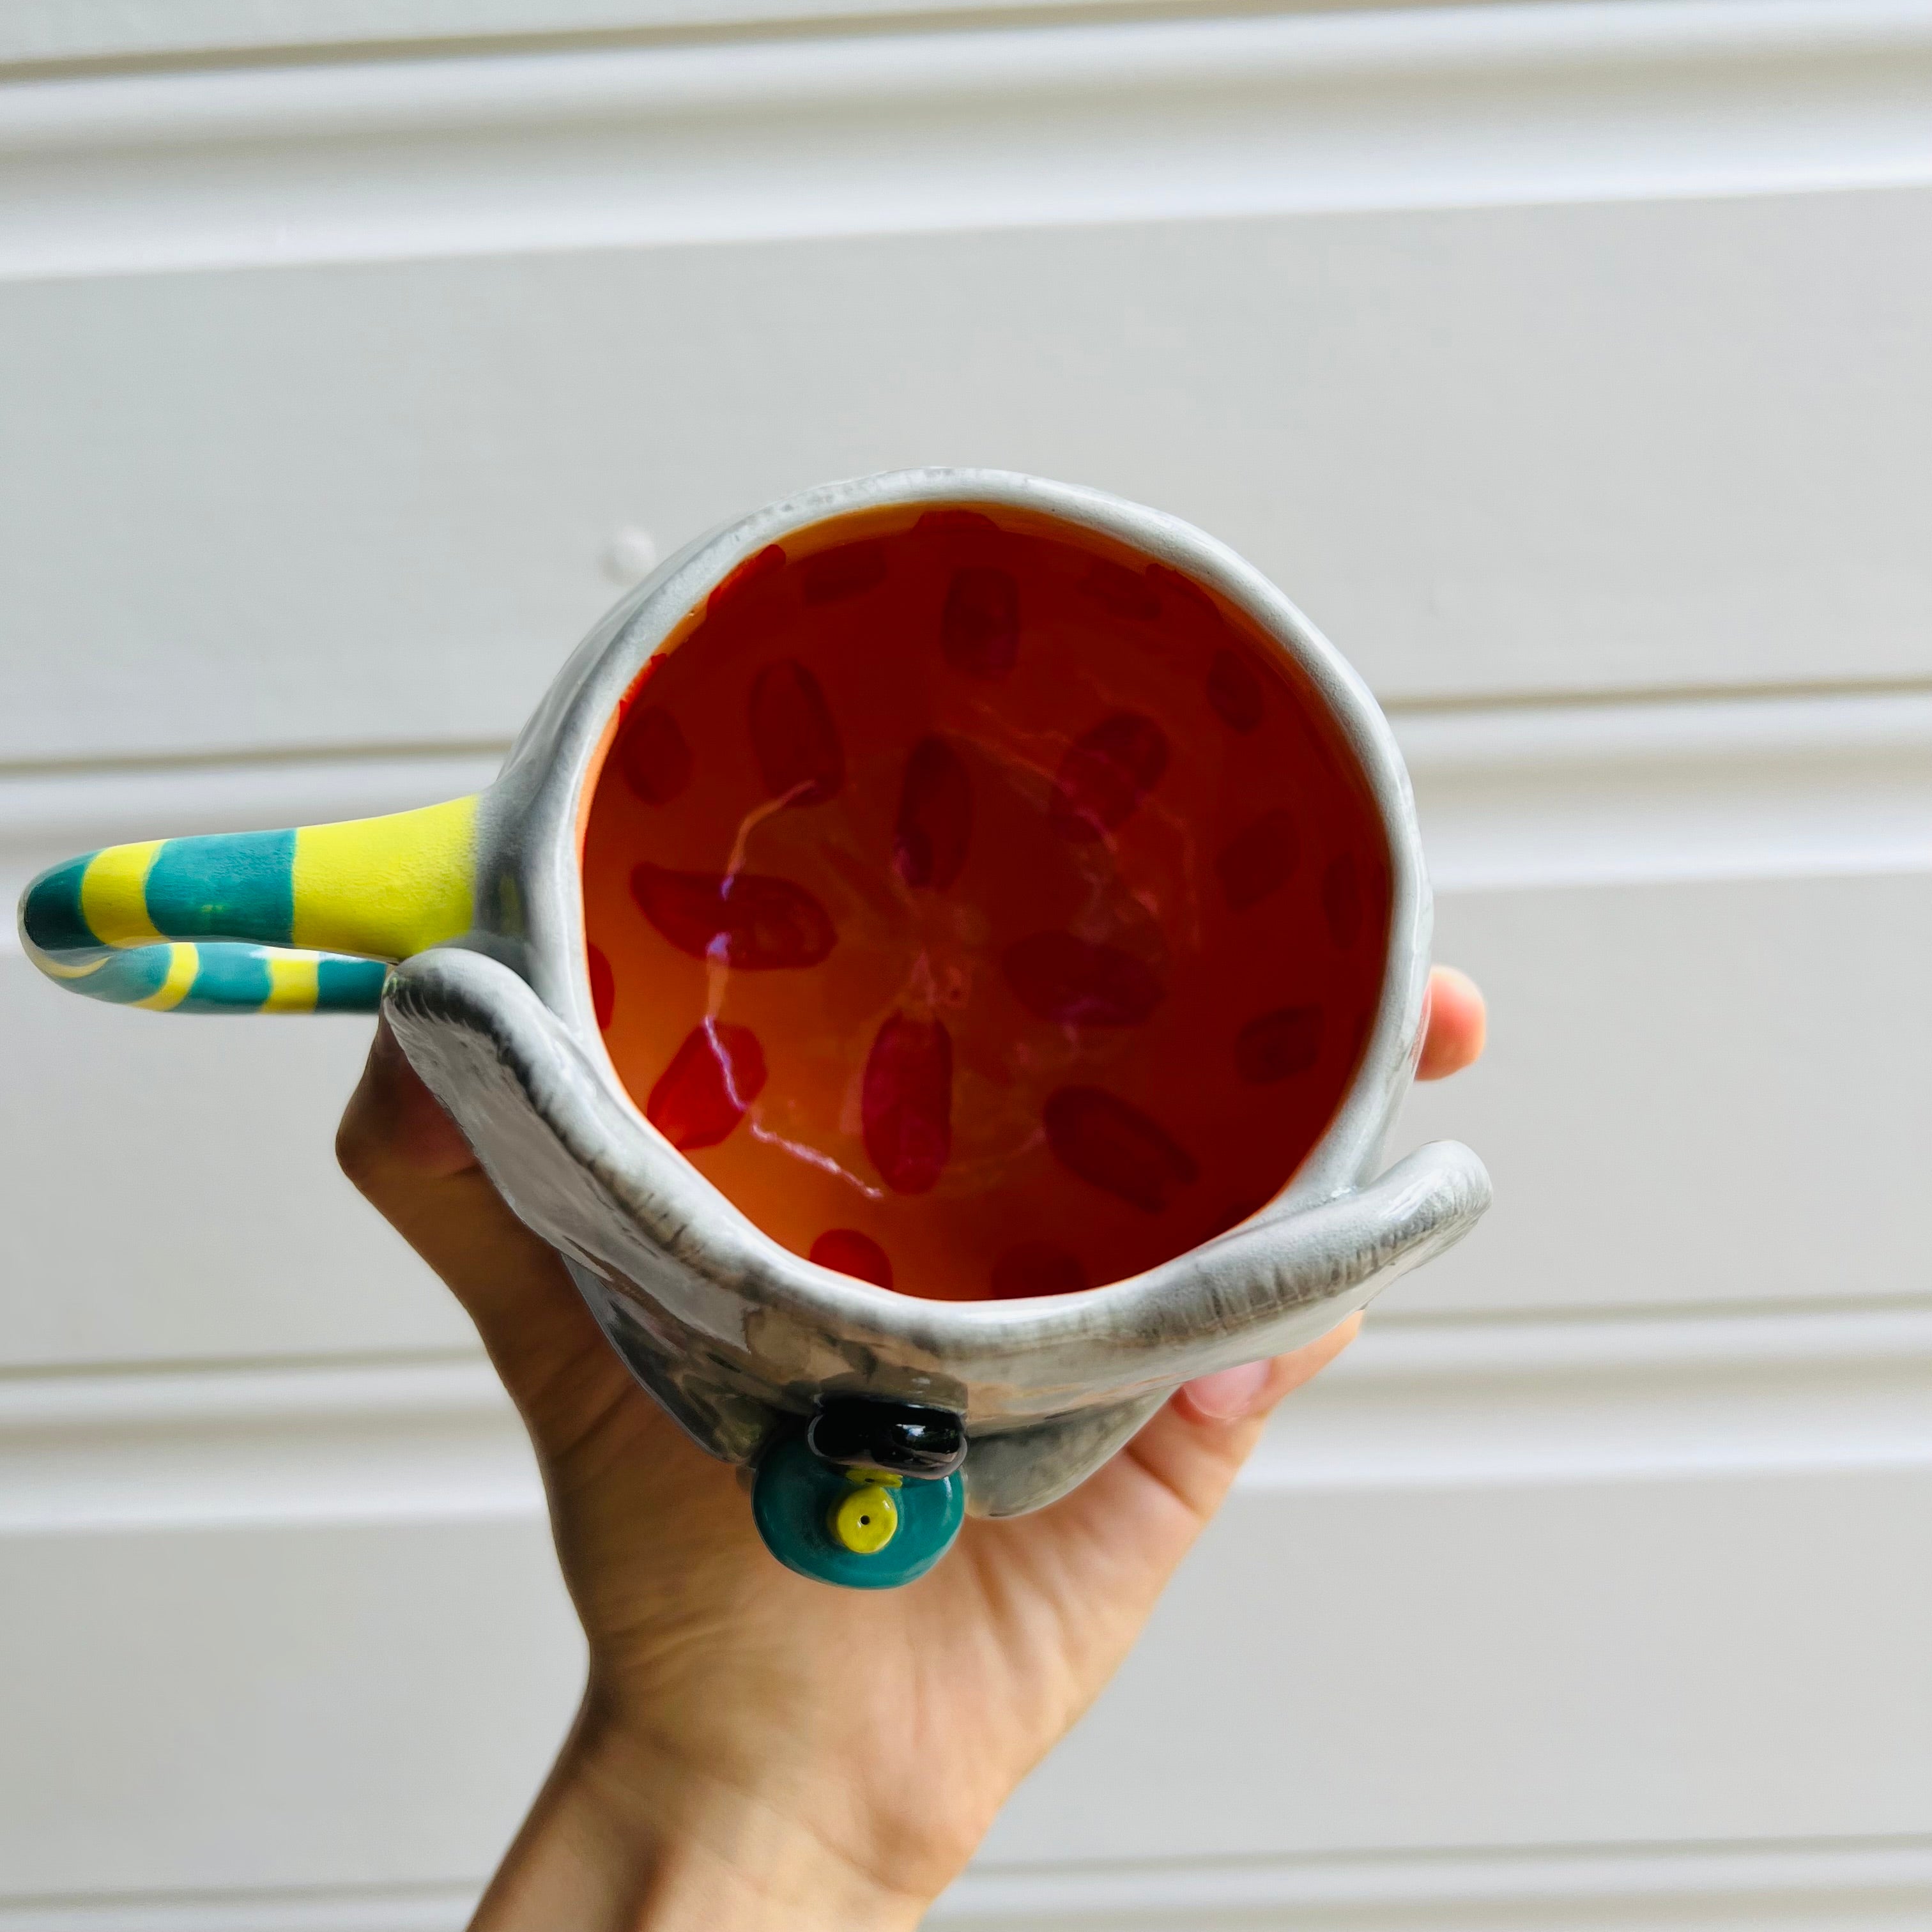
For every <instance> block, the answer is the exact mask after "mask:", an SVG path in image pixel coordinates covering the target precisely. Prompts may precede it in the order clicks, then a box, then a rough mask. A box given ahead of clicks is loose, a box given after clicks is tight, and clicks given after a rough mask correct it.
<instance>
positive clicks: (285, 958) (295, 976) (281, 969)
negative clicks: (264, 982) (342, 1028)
mask: <svg viewBox="0 0 1932 1932" xmlns="http://www.w3.org/2000/svg"><path fill="white" fill-rule="evenodd" d="M268 966H269V997H268V998H266V1000H264V1001H263V1002H262V1010H263V1013H314V1011H315V1003H316V998H317V995H319V994H320V992H321V990H322V955H321V954H320V953H271V954H270V955H269V960H268Z"/></svg>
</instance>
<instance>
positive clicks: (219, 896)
mask: <svg viewBox="0 0 1932 1932" xmlns="http://www.w3.org/2000/svg"><path fill="white" fill-rule="evenodd" d="M477 803H478V801H477V799H475V798H474V797H471V798H460V799H454V800H452V802H450V803H449V804H446V805H426V806H425V807H424V808H422V809H421V810H420V811H401V812H396V813H393V814H391V815H390V816H389V817H383V818H359V819H353V820H349V821H348V822H347V823H343V824H339V825H310V826H302V827H301V828H299V829H296V830H293V831H288V832H226V833H219V834H217V835H214V836H212V837H207V838H162V839H151V840H148V841H145V842H144V843H142V844H134V845H110V846H107V847H105V848H104V850H101V851H98V852H90V853H87V854H86V856H83V857H82V858H79V859H69V860H68V861H67V862H66V863H65V865H55V866H54V867H52V868H51V869H50V870H49V871H45V872H43V873H42V874H40V877H38V878H37V879H35V880H34V882H33V883H32V884H31V885H30V886H28V888H27V890H26V894H25V895H24V896H23V898H22V899H21V901H20V935H21V938H22V939H23V941H24V943H25V944H26V950H27V953H28V957H29V958H30V959H32V961H33V962H34V965H37V967H39V968H40V971H42V972H43V973H45V974H46V975H47V976H48V977H49V978H50V979H52V980H57V981H58V982H59V983H60V984H61V985H62V986H65V987H66V988H67V989H68V990H69V991H70V992H76V993H85V994H86V995H88V996H89V998H92V999H97V1000H107V1001H112V1002H113V1004H115V1005H117V1006H124V1007H151V1008H152V1009H154V1010H156V1011H158V1012H162V1013H374V1011H375V1010H376V1007H377V1003H378V1002H379V1001H380V999H381V998H382V992H383V980H384V978H385V977H386V974H387V973H388V971H389V965H388V963H387V962H393V961H395V960H399V959H408V958H409V957H410V955H411V954H412V953H420V952H422V950H423V949H424V948H425V947H430V946H434V945H436V944H438V943H440V941H444V940H449V939H454V938H457V937H458V936H459V935H461V934H463V933H465V932H468V931H469V929H470V928H471V927H472V926H473V925H474V924H475V870H476V868H475V853H476V811H477Z"/></svg>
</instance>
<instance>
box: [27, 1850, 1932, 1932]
mask: <svg viewBox="0 0 1932 1932" xmlns="http://www.w3.org/2000/svg"><path fill="white" fill-rule="evenodd" d="M474 1903H475V1891H474V1889H473V1888H466V1887H458V1886H454V1885H452V1886H437V1887H428V1886H423V1887H416V1886H411V1887H406V1888H396V1889H395V1890H392V1891H384V1890H374V1889H372V1890H368V1891H362V1890H356V1891H342V1890H337V1889H333V1888H332V1889H329V1890H302V1891H279V1892H272V1893H264V1892H243V1891H237V1892H235V1893H233V1894H226V1895H224V1894H219V1893H206V1892H204V1893H199V1894H194V1895H192V1896H187V1895H177V1896H174V1897H168V1896H165V1895H163V1896H155V1897H146V1898H128V1899H121V1900H115V1899H104V1898H97V1899H86V1898H72V1899H68V1900H60V1899H46V1900H40V1901H37V1902H36V1901H21V1902H19V1903H12V1904H9V1903H6V1902H5V1900H4V1898H0V1932H459V1928H460V1927H462V1926H463V1924H466V1922H467V1921H468V1917H469V1912H470V1910H471V1909H472V1907H473V1905H474ZM1928 1910H1932V1839H1891V1840H1872V1841H1856V1840H1854V1841H1846V1842H1843V1843H1822V1844H1806V1843H1798V1844H1778V1843H1770V1844H1747V1845H1735V1846H1733V1845H1713V1846H1706V1845H1689V1846H1660V1845H1634V1846H1620V1845H1607V1846H1590V1847H1578V1848H1574V1849H1572V1848H1556V1849H1542V1848H1536V1849H1512V1848H1499V1849H1496V1850H1493V1851H1483V1852H1460V1853H1443V1852H1428V1851H1419V1852H1385V1853H1381V1854H1372V1855H1360V1856H1347V1855H1337V1856H1329V1857H1313V1858H1268V1859H1255V1860H1252V1861H1247V1860H1241V1861H1213V1860H1202V1861H1199V1862H1198V1863H1196V1862H1193V1861H1187V1862H1181V1861H1176V1862H1163V1863H1160V1864H1129V1863H1123V1864H1118V1865H1110V1866H1106V1867H1085V1868H1081V1867H1076V1868H1073V1869H1068V1870H1054V1869H1052V1868H1051V1867H1048V1868H1035V1869H1018V1870H1016V1869H1013V1868H1006V1869H1001V1868H998V1867H989V1868H986V1869H983V1870H982V1869H975V1870H972V1871H971V1872H969V1873H968V1874H967V1875H966V1876H965V1877H964V1878H963V1879H961V1880H960V1881H959V1883H958V1884H956V1885H955V1886H954V1887H953V1889H952V1890H951V1891H949V1892H948V1893H947V1895H946V1896H945V1897H944V1898H943V1899H941V1900H940V1902H939V1903H938V1906H936V1907H935V1909H934V1910H933V1911H932V1913H931V1914H930V1915H929V1917H928V1919H927V1921H926V1922H927V1923H928V1924H930V1925H932V1926H934V1927H958V1928H960V1932H968V1928H970V1927H975V1926H984V1927H989V1928H992V1927H1002V1928H1004V1927H1014V1928H1019V1927H1026V1926H1043V1925H1059V1924H1070V1923H1074V1924H1079V1925H1081V1926H1084V1927H1088V1928H1089V1932H1106V1928H1110V1927H1135V1928H1139V1927H1148V1926H1160V1927H1163V1928H1166V1927H1172V1926H1175V1925H1176V1924H1182V1923H1185V1924H1188V1925H1190V1926H1193V1927H1201V1928H1202V1932H1216V1929H1217V1928H1218V1927H1222V1926H1223V1925H1226V1926H1227V1927H1230V1928H1232V1927H1236V1926H1241V1927H1246V1926H1250V1925H1252V1924H1253V1923H1254V1920H1253V1916H1252V1915H1253V1914H1254V1913H1256V1912H1267V1913H1268V1915H1269V1917H1268V1923H1270V1924H1294V1925H1301V1924H1319V1925H1322V1926H1324V1927H1332V1926H1333V1925H1334V1924H1335V1923H1336V1920H1335V1918H1334V1914H1335V1913H1336V1912H1346V1913H1347V1914H1348V1923H1349V1925H1350V1926H1351V1927H1360V1928H1361V1932H1385V1928H1386V1929H1387V1932H1397V1928H1400V1932H1409V1928H1416V1932H1427V1928H1430V1927H1435V1926H1438V1925H1440V1926H1442V1927H1445V1932H1447V1928H1449V1927H1463V1926H1466V1925H1467V1924H1468V1923H1469V1914H1470V1913H1471V1912H1482V1913H1484V1920H1483V1922H1484V1924H1485V1925H1487V1926H1493V1927H1506V1928H1508V1932H1517V1928H1518V1927H1523V1928H1529V1927H1538V1928H1547V1927H1551V1926H1553V1925H1562V1926H1567V1925H1570V1924H1577V1925H1578V1926H1582V1925H1583V1924H1601V1923H1602V1922H1604V1918H1605V1917H1607V1915H1610V1914H1611V1913H1613V1912H1614V1913H1615V1915H1616V1918H1615V1922H1616V1924H1618V1925H1619V1926H1620V1927H1632V1928H1638V1927H1652V1926H1655V1927H1658V1928H1660V1932H1662V1928H1665V1927H1668V1928H1669V1932H1701V1928H1703V1927H1710V1928H1711V1932H1720V1928H1730V1927H1735V1926H1736V1925H1737V1924H1739V1923H1741V1922H1748V1923H1750V1924H1754V1925H1757V1926H1761V1927H1775V1928H1779V1932H1783V1928H1786V1927H1789V1928H1790V1932H1803V1928H1809V1927H1814V1926H1816V1925H1817V1924H1820V1923H1823V1922H1825V1921H1826V1915H1827V1914H1829V1923H1830V1924H1831V1925H1832V1927H1834V1928H1841V1927H1842V1928H1844V1932H1866V1928H1870V1932H1904V1928H1905V1927H1907V1926H1909V1925H1911V1924H1915V1923H1918V1922H1922V1915H1924V1913H1925V1912H1927V1911H1928ZM1747 1914H1748V1915H1749V1916H1748V1918H1746V1917H1745V1915H1747Z"/></svg>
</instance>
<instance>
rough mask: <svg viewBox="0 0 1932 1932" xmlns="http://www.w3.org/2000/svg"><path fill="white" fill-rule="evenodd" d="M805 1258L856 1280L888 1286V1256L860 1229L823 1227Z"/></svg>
mask: <svg viewBox="0 0 1932 1932" xmlns="http://www.w3.org/2000/svg"><path fill="white" fill-rule="evenodd" d="M806 1259H807V1260H808V1261H814V1262H817V1264H818V1265H819V1266H820V1268H835V1269H836V1270H837V1271H838V1273H839V1274H849V1275H850V1276H852V1277H853V1278H854V1279H855V1280H859V1281H869V1282H870V1283H871V1284H872V1286H874V1288H890V1287H891V1286H892V1257H891V1256H889V1255H888V1254H887V1253H886V1251H885V1250H884V1249H883V1248H882V1247H880V1246H879V1244H878V1243H877V1241H874V1240H873V1238H871V1235H868V1234H866V1233H865V1232H864V1231H863V1230H862V1229H858V1228H828V1229H826V1231H825V1232H824V1233H823V1234H822V1235H820V1236H819V1238H817V1241H814V1242H813V1243H812V1244H811V1253H810V1254H809V1255H808V1256H806Z"/></svg>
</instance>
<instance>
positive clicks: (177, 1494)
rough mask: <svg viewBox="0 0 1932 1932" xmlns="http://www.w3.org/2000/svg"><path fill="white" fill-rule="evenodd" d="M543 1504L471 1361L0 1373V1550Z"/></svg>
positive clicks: (494, 1390)
mask: <svg viewBox="0 0 1932 1932" xmlns="http://www.w3.org/2000/svg"><path fill="white" fill-rule="evenodd" d="M542 1508H543V1490H542V1485H541V1483H540V1482H539V1481H538V1477H537V1474H536V1470H535V1465H534V1464H533V1463H532V1460H531V1459H530V1454H529V1447H528V1445H527V1443H526V1441H525V1439H524V1436H523V1429H522V1427H521V1425H520V1424H519V1422H518V1421H517V1417H516V1414H515V1412H514V1410H513V1409H511V1406H510V1403H509V1400H508V1397H506V1396H505V1394H504V1393H503V1391H502V1385H500V1384H499V1382H498V1381H497V1379H496V1376H495V1375H494V1374H493V1373H492V1371H491V1370H490V1367H489V1364H487V1362H485V1361H481V1359H474V1360H465V1359H457V1360H450V1361H403V1362H396V1363H380V1364H346V1365H341V1366H336V1365H317V1366H313V1367H304V1366H302V1365H299V1364H291V1365H281V1366H275V1367H255V1368H234V1369H226V1368H223V1369H209V1370H177V1371H160V1372H153V1373H141V1372H133V1373H118V1374H110V1375H98V1376H96V1375H86V1374H79V1375H75V1374H69V1375H62V1376H13V1377H9V1378H6V1379H0V1538H4V1537H7V1536H20V1535H44V1534H46V1533H49V1532H85V1533H89V1534H95V1535H101V1534H108V1533H113V1532H124V1531H138V1530H153V1529H169V1530H186V1529H254V1528H260V1527H262V1526H265V1525H269V1524H276V1525H283V1526H290V1525H295V1526H299V1525H302V1524H313V1525H317V1526H320V1525H323V1524H330V1525H340V1524H349V1523H363V1524H366V1523H398V1522H437V1523H458V1522H473V1521H476V1520H479V1519H484V1520H487V1519H490V1518H495V1517H534V1516H535V1515H537V1514H539V1513H540V1512H541V1510H542Z"/></svg>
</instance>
